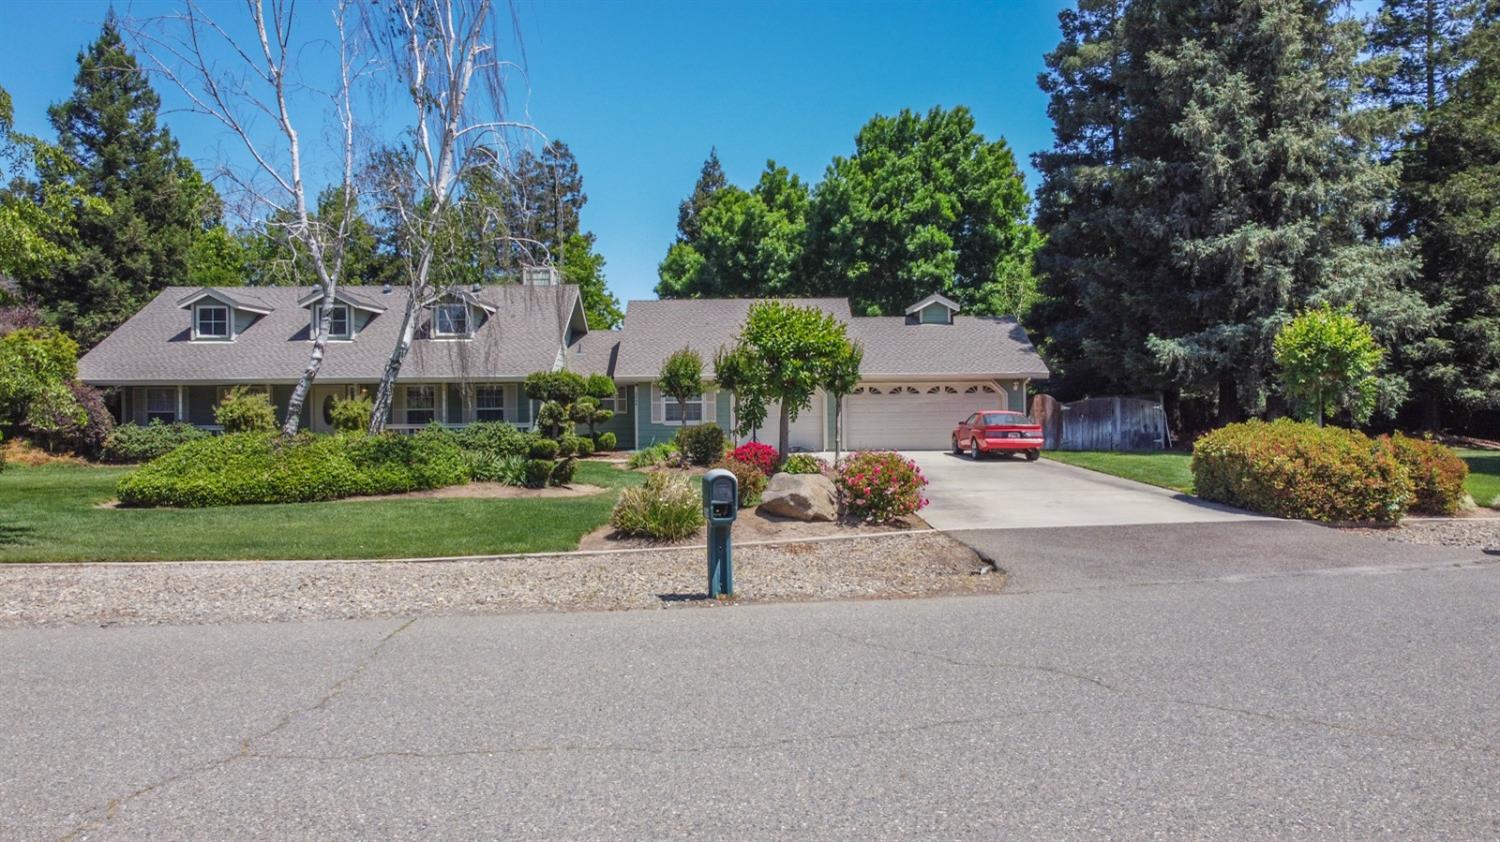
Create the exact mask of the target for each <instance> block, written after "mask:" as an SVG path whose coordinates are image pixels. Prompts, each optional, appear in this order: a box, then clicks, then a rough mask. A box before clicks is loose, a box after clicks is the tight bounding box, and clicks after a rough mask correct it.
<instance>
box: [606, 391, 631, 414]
mask: <svg viewBox="0 0 1500 842" xmlns="http://www.w3.org/2000/svg"><path fill="white" fill-rule="evenodd" d="M628 388H630V387H628V386H615V393H614V395H612V396H610V397H607V398H604V399H602V400H600V401H599V408H600V409H608V410H610V411H611V412H614V413H616V414H619V413H621V412H624V411H626V410H627V409H629V408H630V399H629V398H628V397H626V393H625V390H626V389H628Z"/></svg>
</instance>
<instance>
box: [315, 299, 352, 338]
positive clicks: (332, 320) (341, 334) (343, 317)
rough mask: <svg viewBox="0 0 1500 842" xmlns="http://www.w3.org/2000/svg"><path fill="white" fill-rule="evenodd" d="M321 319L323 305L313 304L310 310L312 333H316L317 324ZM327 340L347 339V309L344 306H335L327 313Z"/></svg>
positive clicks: (346, 306)
mask: <svg viewBox="0 0 1500 842" xmlns="http://www.w3.org/2000/svg"><path fill="white" fill-rule="evenodd" d="M322 318H323V305H321V304H314V305H313V308H312V332H313V334H314V335H316V334H317V332H318V323H319V322H320V321H321V320H322ZM328 338H329V339H348V338H350V334H349V307H348V305H346V304H335V305H333V309H331V310H329V312H328Z"/></svg>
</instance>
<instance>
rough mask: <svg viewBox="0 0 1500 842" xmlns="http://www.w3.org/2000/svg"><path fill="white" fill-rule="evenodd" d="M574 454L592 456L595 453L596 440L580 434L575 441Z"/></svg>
mask: <svg viewBox="0 0 1500 842" xmlns="http://www.w3.org/2000/svg"><path fill="white" fill-rule="evenodd" d="M573 455H574V456H592V455H594V440H593V439H591V438H589V437H587V436H579V437H578V440H577V441H575V442H573Z"/></svg>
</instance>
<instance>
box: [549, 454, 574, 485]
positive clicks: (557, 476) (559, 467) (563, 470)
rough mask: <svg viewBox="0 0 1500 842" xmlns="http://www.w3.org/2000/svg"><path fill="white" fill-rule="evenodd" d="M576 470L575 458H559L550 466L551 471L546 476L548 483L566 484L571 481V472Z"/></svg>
mask: <svg viewBox="0 0 1500 842" xmlns="http://www.w3.org/2000/svg"><path fill="white" fill-rule="evenodd" d="M577 470H578V460H577V459H559V460H557V462H556V463H555V464H554V465H553V466H552V473H551V474H549V475H548V476H547V484H548V485H567V484H568V483H570V482H572V481H573V474H574V473H575V472H577Z"/></svg>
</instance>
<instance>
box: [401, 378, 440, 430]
mask: <svg viewBox="0 0 1500 842" xmlns="http://www.w3.org/2000/svg"><path fill="white" fill-rule="evenodd" d="M436 418H437V389H436V388H435V387H432V386H407V387H406V423H408V424H431V423H432V422H433V421H434V420H435V419H436Z"/></svg>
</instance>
